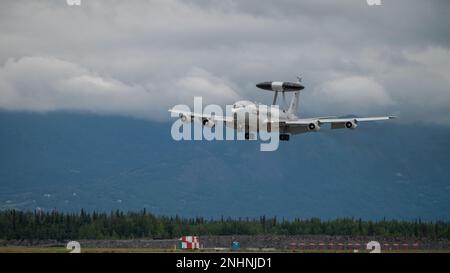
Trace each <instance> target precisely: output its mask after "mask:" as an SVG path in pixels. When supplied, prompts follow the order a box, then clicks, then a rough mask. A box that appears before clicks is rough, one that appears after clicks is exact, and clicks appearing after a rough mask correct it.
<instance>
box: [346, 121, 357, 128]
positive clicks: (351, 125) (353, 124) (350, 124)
mask: <svg viewBox="0 0 450 273" xmlns="http://www.w3.org/2000/svg"><path fill="white" fill-rule="evenodd" d="M356 127H358V124H356V122H355V121H347V122H346V123H345V128H347V129H355V128H356Z"/></svg>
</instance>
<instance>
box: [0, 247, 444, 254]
mask: <svg viewBox="0 0 450 273" xmlns="http://www.w3.org/2000/svg"><path fill="white" fill-rule="evenodd" d="M69 252H70V250H68V249H66V248H65V247H0V253H69ZM161 252H163V253H174V252H179V253H185V252H189V253H192V252H194V253H199V254H201V253H211V252H212V253H215V252H219V253H220V252H231V251H224V250H221V251H216V250H214V249H201V250H194V251H193V250H175V249H156V248H82V249H81V253H161ZM238 252H240V253H246V252H264V253H270V252H285V253H292V252H295V253H353V251H351V250H303V251H300V250H297V251H292V250H273V251H253V250H252V251H248V250H245V249H244V250H241V251H238ZM381 252H382V253H450V249H439V250H407V251H406V250H401V251H400V250H390V251H381ZM358 253H368V251H359V252H358Z"/></svg>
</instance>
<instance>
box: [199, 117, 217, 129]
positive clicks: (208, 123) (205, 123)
mask: <svg viewBox="0 0 450 273" xmlns="http://www.w3.org/2000/svg"><path fill="white" fill-rule="evenodd" d="M202 123H203V126H205V127H208V128H213V127H214V126H215V125H216V124H215V123H214V121H212V120H210V119H204V120H203V121H202Z"/></svg>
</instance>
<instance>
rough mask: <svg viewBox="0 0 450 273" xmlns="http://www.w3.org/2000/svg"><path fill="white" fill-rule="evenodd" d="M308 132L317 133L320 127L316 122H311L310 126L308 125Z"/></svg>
mask: <svg viewBox="0 0 450 273" xmlns="http://www.w3.org/2000/svg"><path fill="white" fill-rule="evenodd" d="M308 130H309V131H319V130H320V126H319V124H318V123H317V122H311V123H310V124H308Z"/></svg>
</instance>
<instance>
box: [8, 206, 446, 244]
mask: <svg viewBox="0 0 450 273" xmlns="http://www.w3.org/2000/svg"><path fill="white" fill-rule="evenodd" d="M264 234H265V235H267V234H273V235H342V236H385V237H405V238H429V239H441V238H446V239H450V222H448V221H435V222H428V221H421V220H420V219H418V220H415V221H398V220H385V219H384V220H379V221H366V220H362V219H355V218H339V219H334V220H320V219H318V218H311V219H291V220H287V219H281V220H280V219H278V218H276V217H265V216H262V217H259V218H223V217H222V218H220V219H205V218H203V217H195V218H183V217H179V216H172V217H168V216H157V215H154V214H152V213H148V212H147V211H146V210H142V211H138V212H122V211H114V212H110V213H105V212H86V211H84V210H81V211H80V212H78V213H63V212H57V211H47V212H44V211H18V210H3V211H0V239H3V240H21V239H30V240H34V239H37V240H44V239H54V240H67V239H73V240H75V239H96V240H101V239H134V238H151V239H171V238H179V237H181V236H183V235H199V236H201V235H264Z"/></svg>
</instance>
